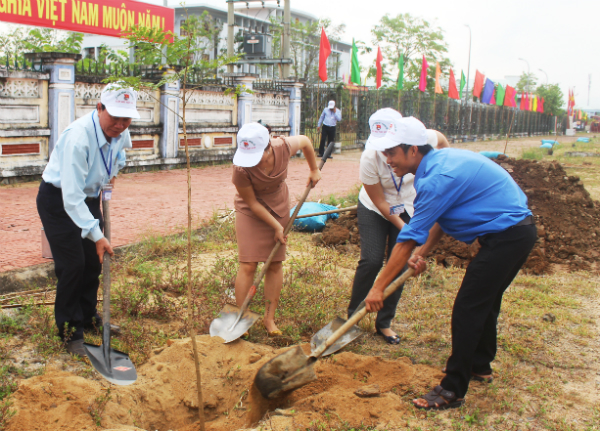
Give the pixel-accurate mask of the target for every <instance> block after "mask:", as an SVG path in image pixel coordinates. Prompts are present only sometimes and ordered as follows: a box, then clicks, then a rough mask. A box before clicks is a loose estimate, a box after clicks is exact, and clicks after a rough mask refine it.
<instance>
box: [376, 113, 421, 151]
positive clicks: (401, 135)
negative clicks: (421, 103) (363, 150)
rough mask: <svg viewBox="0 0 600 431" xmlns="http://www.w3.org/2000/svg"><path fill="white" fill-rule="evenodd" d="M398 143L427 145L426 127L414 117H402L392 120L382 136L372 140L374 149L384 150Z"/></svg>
mask: <svg viewBox="0 0 600 431" xmlns="http://www.w3.org/2000/svg"><path fill="white" fill-rule="evenodd" d="M400 144H406V145H412V146H417V147H419V146H424V145H427V129H426V128H425V125H424V124H423V123H421V122H420V121H419V120H417V119H416V118H415V117H404V118H401V119H400V120H396V121H393V122H392V123H391V124H390V127H389V129H388V131H387V133H386V134H385V136H384V137H383V138H380V139H377V140H375V141H373V143H372V147H373V149H374V150H378V151H385V150H387V149H389V148H393V147H397V146H398V145H400Z"/></svg>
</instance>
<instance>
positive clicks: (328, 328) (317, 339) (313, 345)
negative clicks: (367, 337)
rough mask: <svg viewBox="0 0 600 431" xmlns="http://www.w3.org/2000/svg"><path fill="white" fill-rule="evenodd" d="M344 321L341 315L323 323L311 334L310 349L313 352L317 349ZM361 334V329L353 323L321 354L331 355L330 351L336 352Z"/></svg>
mask: <svg viewBox="0 0 600 431" xmlns="http://www.w3.org/2000/svg"><path fill="white" fill-rule="evenodd" d="M344 323H346V321H345V320H344V319H342V318H341V317H336V318H335V319H333V320H332V321H331V322H329V323H328V324H327V325H325V326H324V327H323V328H322V329H321V330H320V331H319V332H317V333H316V334H315V335H313V337H312V339H311V340H310V349H311V351H312V352H314V351H315V350H316V349H317V347H319V346H320V345H321V344H323V343H324V342H325V341H327V339H328V338H329V337H330V336H331V334H333V333H334V332H335V331H336V330H337V329H338V328H339V327H340V326H342V325H343V324H344ZM362 334H363V330H362V329H360V328H359V327H358V326H356V325H354V326H353V327H352V328H350V329H349V330H348V331H347V332H346V333H345V334H344V335H342V336H341V337H340V338H339V339H338V340H337V341H336V342H335V343H333V344H332V345H331V346H329V347H328V348H327V350H325V352H323V354H322V355H321V356H327V355H331V354H332V353H335V352H337V351H338V350H340V349H341V348H342V347H344V346H346V345H347V344H349V343H351V342H352V341H354V340H356V339H357V338H358V337H360V336H361V335H362Z"/></svg>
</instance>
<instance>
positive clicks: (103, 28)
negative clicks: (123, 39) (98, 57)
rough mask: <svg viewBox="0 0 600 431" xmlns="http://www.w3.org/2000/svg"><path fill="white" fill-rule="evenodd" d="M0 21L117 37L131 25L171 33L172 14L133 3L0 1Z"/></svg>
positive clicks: (118, 0) (165, 9)
mask: <svg viewBox="0 0 600 431" xmlns="http://www.w3.org/2000/svg"><path fill="white" fill-rule="evenodd" d="M0 21H6V22H12V23H15V24H25V25H33V26H36V27H48V28H56V29H60V30H69V31H78V32H81V33H91V34H101V35H104V36H114V37H120V36H121V34H122V33H123V32H126V31H127V30H128V29H129V28H130V27H131V26H132V25H141V26H145V27H155V28H160V29H163V30H164V31H171V32H172V31H173V26H174V21H175V13H174V10H173V9H171V8H168V7H164V6H156V5H152V4H148V3H142V2H137V1H133V0H91V1H82V0H0Z"/></svg>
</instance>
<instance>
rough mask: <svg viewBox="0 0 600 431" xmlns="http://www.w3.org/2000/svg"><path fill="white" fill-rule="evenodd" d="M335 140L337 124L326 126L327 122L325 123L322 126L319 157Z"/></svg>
mask: <svg viewBox="0 0 600 431" xmlns="http://www.w3.org/2000/svg"><path fill="white" fill-rule="evenodd" d="M325 141H327V142H325ZM333 141H335V126H326V125H325V124H323V126H322V127H321V143H320V145H319V157H322V156H323V153H324V152H325V148H327V146H328V145H329V143H330V142H333Z"/></svg>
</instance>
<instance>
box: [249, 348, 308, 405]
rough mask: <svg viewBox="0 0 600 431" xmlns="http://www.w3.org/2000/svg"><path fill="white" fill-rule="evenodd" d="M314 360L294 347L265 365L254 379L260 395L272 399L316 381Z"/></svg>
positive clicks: (300, 349)
mask: <svg viewBox="0 0 600 431" xmlns="http://www.w3.org/2000/svg"><path fill="white" fill-rule="evenodd" d="M315 360H316V358H314V357H312V356H306V355H305V354H304V352H303V351H302V347H300V346H296V347H294V348H293V349H290V350H288V351H286V352H284V353H282V354H280V355H277V356H275V357H274V358H273V359H271V360H270V361H268V362H267V363H265V364H264V365H263V366H262V367H260V370H258V373H256V377H255V378H254V384H255V386H256V388H257V389H258V391H259V392H260V393H261V395H262V396H263V397H265V398H267V399H274V398H277V397H278V396H279V395H281V394H282V393H283V392H286V391H291V390H294V389H298V388H299V387H301V386H304V385H306V384H308V383H310V382H312V381H314V380H317V375H316V374H315V369H314V366H313V365H314V363H315Z"/></svg>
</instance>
